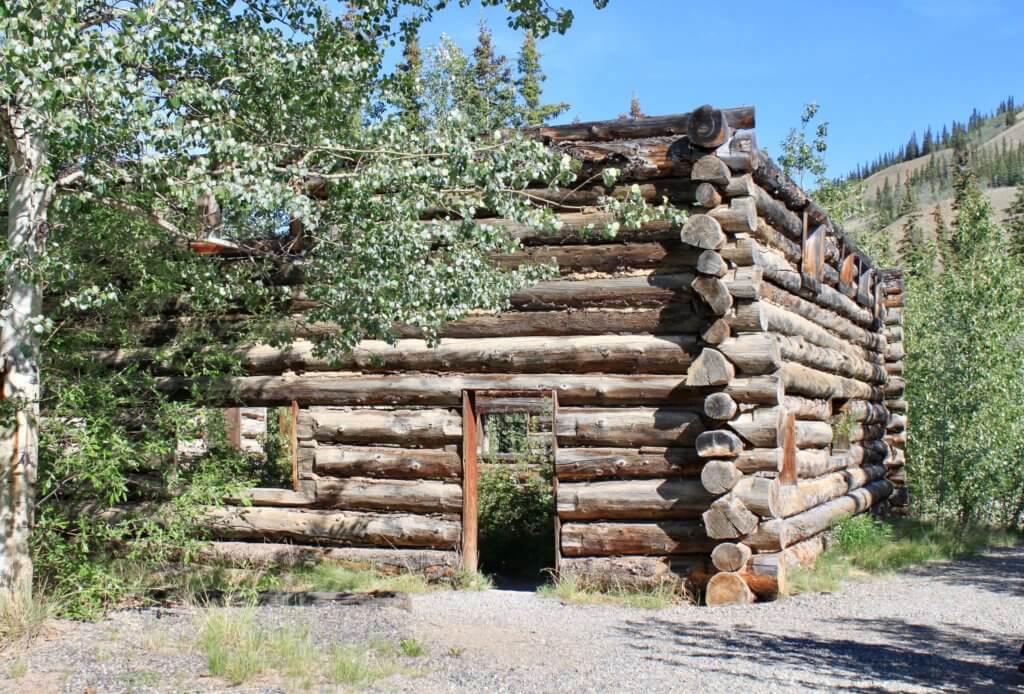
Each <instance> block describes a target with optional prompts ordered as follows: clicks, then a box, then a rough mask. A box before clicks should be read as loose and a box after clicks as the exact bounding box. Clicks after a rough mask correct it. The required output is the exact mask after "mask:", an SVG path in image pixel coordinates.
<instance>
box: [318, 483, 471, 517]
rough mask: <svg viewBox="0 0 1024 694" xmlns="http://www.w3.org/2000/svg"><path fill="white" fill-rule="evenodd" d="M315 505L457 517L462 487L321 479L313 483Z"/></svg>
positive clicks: (450, 484)
mask: <svg viewBox="0 0 1024 694" xmlns="http://www.w3.org/2000/svg"><path fill="white" fill-rule="evenodd" d="M316 504H317V506H318V507H321V508H339V509H346V510H353V511H388V512H396V511H397V512H409V513H452V514H457V513H460V512H461V511H462V486H461V485H460V484H458V483H453V482H442V481H439V480H399V479H395V480H381V479H367V478H360V477H350V478H345V479H332V478H321V479H319V480H316Z"/></svg>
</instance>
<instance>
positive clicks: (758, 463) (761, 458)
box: [734, 448, 829, 477]
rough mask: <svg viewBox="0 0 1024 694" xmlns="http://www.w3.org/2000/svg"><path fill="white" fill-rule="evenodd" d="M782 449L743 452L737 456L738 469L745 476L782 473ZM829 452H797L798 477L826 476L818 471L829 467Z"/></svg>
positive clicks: (818, 450) (807, 450)
mask: <svg viewBox="0 0 1024 694" xmlns="http://www.w3.org/2000/svg"><path fill="white" fill-rule="evenodd" d="M784 455H785V453H784V451H783V449H782V448H753V449H750V450H746V451H743V452H742V453H740V454H739V456H737V458H736V460H735V461H734V462H735V463H736V467H737V468H739V470H740V471H741V472H742V473H743V474H745V475H749V474H752V473H755V472H775V473H778V472H782V468H783V464H784V462H785V460H784ZM828 459H829V452H828V451H827V450H825V449H817V448H808V449H806V450H802V451H797V452H796V472H797V476H798V477H817V476H818V475H821V474H824V473H823V472H818V470H822V469H824V468H825V467H826V466H827V465H828Z"/></svg>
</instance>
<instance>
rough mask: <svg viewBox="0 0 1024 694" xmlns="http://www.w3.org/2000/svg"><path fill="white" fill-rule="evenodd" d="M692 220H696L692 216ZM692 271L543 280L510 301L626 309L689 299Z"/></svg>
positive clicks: (535, 306)
mask: <svg viewBox="0 0 1024 694" xmlns="http://www.w3.org/2000/svg"><path fill="white" fill-rule="evenodd" d="M690 219H693V217H691V218H690ZM695 277H696V275H695V274H694V273H692V272H679V273H674V274H649V275H639V276H629V277H612V278H602V279H581V280H555V281H551V282H540V283H538V284H535V285H533V286H531V287H528V288H526V289H523V290H520V291H518V292H516V293H515V294H513V295H512V296H511V297H510V299H509V301H510V303H511V304H512V306H514V307H515V308H517V309H520V310H526V311H537V310H544V311H547V310H553V309H562V308H588V307H602V308H610V307H614V308H627V307H643V306H646V307H652V306H660V305H662V304H665V303H669V302H673V301H683V300H688V299H689V297H690V295H691V293H692V290H691V289H690V285H691V283H692V282H693V280H694V278H695Z"/></svg>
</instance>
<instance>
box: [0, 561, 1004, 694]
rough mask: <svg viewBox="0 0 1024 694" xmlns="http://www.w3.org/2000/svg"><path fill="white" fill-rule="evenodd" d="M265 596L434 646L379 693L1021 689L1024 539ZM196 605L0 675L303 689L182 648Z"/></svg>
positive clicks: (78, 638) (20, 684) (115, 628)
mask: <svg viewBox="0 0 1024 694" xmlns="http://www.w3.org/2000/svg"><path fill="white" fill-rule="evenodd" d="M258 611H259V619H260V621H261V622H263V623H266V624H269V625H270V626H271V627H276V626H277V625H285V624H296V623H300V624H304V625H307V626H308V628H309V629H310V632H311V634H312V635H313V637H314V642H315V643H317V644H318V646H319V644H324V645H325V646H327V645H328V644H330V643H353V644H356V643H368V642H370V641H371V640H380V639H384V640H389V641H394V642H397V641H398V640H399V639H406V638H415V639H416V640H417V641H418V642H419V643H421V644H423V645H424V646H425V648H426V651H427V653H426V655H423V656H419V657H415V658H405V659H404V661H403V667H402V672H401V674H398V675H395V676H392V677H389V678H387V679H383V680H380V681H378V682H376V683H375V684H374V685H372V687H371V689H372V690H373V691H402V692H559V693H560V694H565V693H566V692H696V691H701V692H736V691H743V692H788V691H793V692H796V691H808V690H840V691H873V692H874V691H897V692H924V691H929V692H930V691H942V692H950V691H954V692H956V691H962V692H975V691H999V692H1007V691H1022V692H1024V674H1021V673H1019V672H1018V671H1017V666H1018V664H1019V662H1020V659H1019V651H1020V648H1021V643H1022V642H1024V547H1017V548H1009V549H997V550H991V551H989V552H987V553H985V554H984V555H981V556H978V557H974V558H971V559H966V560H961V561H957V562H952V563H941V564H930V565H925V566H921V567H918V568H916V569H914V570H911V571H909V572H906V573H903V574H900V575H898V576H891V577H887V578H884V579H877V580H871V581H863V582H853V583H849V584H847V585H846V586H844V588H843V590H842V591H840V592H837V593H831V594H814V595H804V596H798V597H794V598H789V599H784V600H779V601H777V602H773V603H765V604H759V605H754V606H751V607H730V608H717V609H710V608H706V607H695V606H685V605H684V606H676V607H671V608H667V609H663V610H654V611H651V610H638V609H630V608H624V607H609V606H573V605H561V604H559V603H558V602H556V601H554V600H551V599H545V598H540V597H538V596H536V595H535V594H533V593H530V592H524V591H511V590H490V591H483V592H436V593H428V594H423V595H414V596H411V599H409V600H402V601H397V602H396V601H391V602H389V603H386V604H384V603H382V604H373V605H363V606H328V607H287V608H281V607H264V608H258ZM202 617H203V614H202V610H198V609H175V610H166V609H164V610H142V611H124V612H118V613H115V614H112V615H111V616H110V618H109V619H106V620H104V621H102V622H97V623H73V622H61V623H58V624H56V625H54V627H53V628H52V629H51V630H50V633H49V634H48V636H47V637H45V638H43V639H40V640H39V641H38V642H36V643H35V644H33V645H32V646H31V647H29V648H27V649H26V648H21V649H17V650H14V651H9V652H7V653H5V654H3V656H2V659H3V662H2V663H0V676H3V677H5V679H0V689H2V690H3V691H12V692H14V691H18V692H48V691H58V692H149V691H160V692H171V691H173V692H179V691H245V692H249V691H261V692H278V691H295V690H297V689H301V686H300V685H299V684H297V683H296V682H294V681H287V680H281V679H279V678H274V677H269V676H264V677H263V678H262V679H258V680H254V681H250V682H247V683H246V684H244V685H241V686H239V687H230V686H229V685H228V684H227V683H226V682H224V681H222V680H218V679H216V678H213V677H210V676H209V674H208V671H207V668H206V663H205V660H204V658H203V656H202V655H200V654H199V653H198V652H196V651H195V650H194V649H191V648H189V647H188V644H189V643H190V640H191V639H192V638H193V636H194V634H195V632H196V629H197V628H198V627H197V623H198V621H199V620H201V618H202ZM336 689H337V688H336V687H332V686H329V685H327V684H323V683H320V684H316V683H315V684H314V685H313V686H312V690H313V691H335V690H336Z"/></svg>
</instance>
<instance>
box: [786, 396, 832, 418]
mask: <svg viewBox="0 0 1024 694" xmlns="http://www.w3.org/2000/svg"><path fill="white" fill-rule="evenodd" d="M783 405H784V406H785V408H786V410H787V411H789V412H792V413H793V416H795V417H796V418H797V419H815V420H818V421H820V422H825V421H828V420H830V419H831V418H832V401H831V400H825V399H820V398H819V399H813V398H801V397H799V396H796V395H788V396H786V398H785V400H784V401H783Z"/></svg>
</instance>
